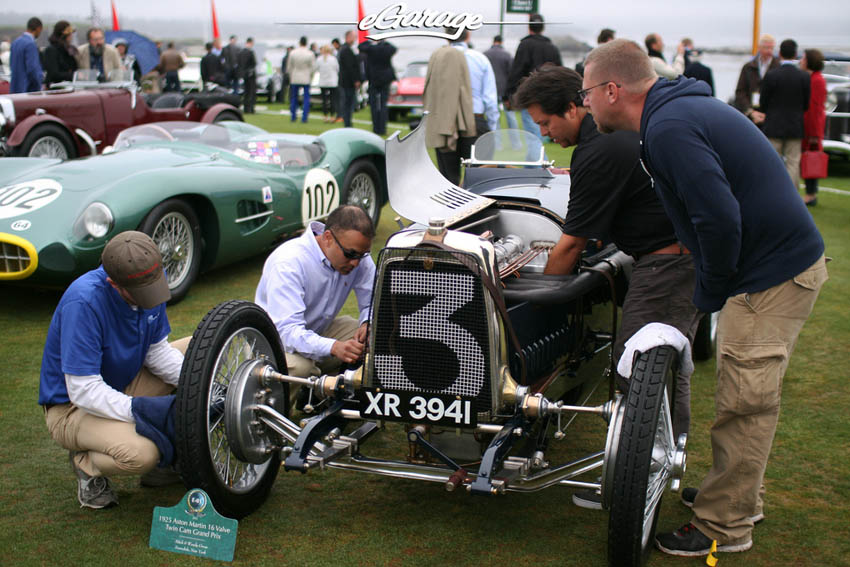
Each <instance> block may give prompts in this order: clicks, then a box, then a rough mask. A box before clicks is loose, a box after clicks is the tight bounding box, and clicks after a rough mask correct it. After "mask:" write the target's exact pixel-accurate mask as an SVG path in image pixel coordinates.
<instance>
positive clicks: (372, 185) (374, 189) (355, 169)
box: [342, 159, 383, 227]
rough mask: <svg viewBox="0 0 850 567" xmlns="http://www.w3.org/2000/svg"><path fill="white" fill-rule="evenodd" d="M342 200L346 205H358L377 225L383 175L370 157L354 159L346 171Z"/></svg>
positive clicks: (379, 214) (379, 216) (379, 213)
mask: <svg viewBox="0 0 850 567" xmlns="http://www.w3.org/2000/svg"><path fill="white" fill-rule="evenodd" d="M342 191H343V193H342V196H343V198H342V201H343V203H344V204H346V205H357V206H358V207H360V208H361V209H363V210H364V211H366V214H367V215H369V218H371V219H372V223H374V225H375V226H376V227H377V226H378V220H379V219H380V218H381V205H382V201H383V199H382V195H383V192H382V191H381V176H380V174H379V173H378V168H376V167H375V164H373V163H372V162H371V161H369V160H368V159H358V160H356V161H354V162H353V163H352V164H351V165H350V166H349V168H348V171H346V172H345V179H344V180H343V182H342Z"/></svg>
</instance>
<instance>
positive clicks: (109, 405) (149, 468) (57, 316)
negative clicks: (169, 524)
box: [38, 231, 189, 509]
mask: <svg viewBox="0 0 850 567" xmlns="http://www.w3.org/2000/svg"><path fill="white" fill-rule="evenodd" d="M101 261H102V263H103V265H101V266H100V267H99V268H97V269H95V270H92V271H90V272H88V273H86V274H83V275H82V276H80V277H79V278H77V279H76V280H74V282H73V283H71V285H70V286H69V287H68V289H67V290H66V291H65V293H64V294H63V295H62V299H61V300H60V301H59V305H58V306H57V307H56V311H55V312H54V313H53V319H52V320H51V321H50V327H49V329H48V331H47V342H46V344H45V345H44V356H43V358H42V362H41V379H40V385H39V395H38V403H39V404H41V405H42V406H44V409H45V416H46V420H47V429H48V430H49V431H50V435H51V436H52V437H53V439H54V440H55V441H56V442H57V443H58V444H59V445H60V446H62V447H63V448H65V449H68V450H69V451H70V459H71V467H72V468H73V470H74V472H75V473H76V475H77V480H78V482H77V499H78V500H79V501H80V505H81V506H83V507H86V508H95V509H97V508H107V507H110V506H115V505H116V504H118V499H117V497H116V496H115V493H114V492H113V491H112V487H111V484H110V482H109V480H108V478H107V476H112V475H116V474H118V475H120V474H142V475H144V476H143V477H142V484H143V485H148V486H150V485H159V484H164V483H165V482H166V481H176V480H178V477H177V475H176V473H174V472H173V471H171V474H162V471H161V469H156V470H155V467H156V465H157V463H159V462H160V461H161V460H163V455H162V453H161V451H160V449H159V448H158V445H157V444H155V443H154V441H152V440H151V439H149V438H147V437H145V436H142V435H140V434H139V433H137V428H136V421H137V418H138V417H139V414H138V410H139V408H138V407H137V405H138V404H136V403H135V402H136V401H139V400H145V401H146V400H147V398H141V397H147V396H166V395H168V394H171V393H172V392H173V391H174V387H175V386H176V385H177V383H178V381H179V379H180V368H181V366H182V365H183V352H185V350H186V346H187V345H188V341H189V339H188V338H186V339H183V340H181V341H179V342H178V343H175V345H170V344H169V343H168V334H169V332H171V327H170V326H169V324H168V318H167V317H166V314H165V302H166V301H168V300H169V299H170V298H171V292H170V291H169V289H168V282H167V280H166V278H165V273H164V272H163V269H162V257H161V255H160V253H159V249H158V248H157V246H156V244H154V242H153V241H152V240H151V239H150V237H149V236H148V235H146V234H144V233H141V232H135V231H128V232H122V233H121V234H119V235H117V236H115V237H114V238H113V239H112V240H110V241H109V243H108V244H107V245H106V247H105V248H104V249H103V255H102V256H101ZM169 401H170V400H169ZM144 417H147V416H144ZM158 473H159V474H158ZM146 479H147V481H146Z"/></svg>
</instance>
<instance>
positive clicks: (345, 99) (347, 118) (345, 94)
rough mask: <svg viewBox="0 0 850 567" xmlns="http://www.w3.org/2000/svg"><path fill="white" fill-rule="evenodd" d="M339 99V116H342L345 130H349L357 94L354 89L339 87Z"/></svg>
mask: <svg viewBox="0 0 850 567" xmlns="http://www.w3.org/2000/svg"><path fill="white" fill-rule="evenodd" d="M340 91H341V93H340V97H339V115H340V116H342V120H343V123H344V124H345V127H346V128H351V115H352V114H354V105H355V104H357V92H356V90H355V88H354V87H341V88H340Z"/></svg>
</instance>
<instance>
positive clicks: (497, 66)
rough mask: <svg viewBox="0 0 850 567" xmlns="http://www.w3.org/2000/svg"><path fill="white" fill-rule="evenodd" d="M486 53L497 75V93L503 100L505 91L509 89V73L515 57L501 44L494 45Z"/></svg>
mask: <svg viewBox="0 0 850 567" xmlns="http://www.w3.org/2000/svg"><path fill="white" fill-rule="evenodd" d="M484 55H485V56H486V57H487V59H489V60H490V65H491V66H492V67H493V74H494V75H496V94H497V96H498V97H499V100H502V99H503V98H504V96H505V91H507V90H508V75H509V74H510V72H511V65H512V64H513V62H514V58H513V57H511V54H510V53H508V52H507V51H505V48H504V47H502V46H501V45H494V46H492V47H491V48H490V49H488V50H487V51H485V52H484Z"/></svg>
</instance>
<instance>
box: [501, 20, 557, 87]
mask: <svg viewBox="0 0 850 567" xmlns="http://www.w3.org/2000/svg"><path fill="white" fill-rule="evenodd" d="M544 63H555V64H556V65H560V64H561V53H560V52H559V51H558V48H557V47H555V44H554V43H552V42H551V41H550V40H549V38H548V37H546V36H544V35H540V34H535V33H533V34H530V35H527V36H525V37H524V38H522V41H520V42H519V47H517V48H516V55H515V56H514V62H513V65H511V72H510V74H509V75H508V89H507V92H506V93H505V97H504V98H510V96H511V95H513V94H514V92H515V91H516V90H517V87H519V84H520V83H521V82H522V80H523V79H524V78H526V77H527V76H529V75H530V74H531V72H532V71H534V70H535V69H537V68H538V67H540V66H541V65H543V64H544Z"/></svg>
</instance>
